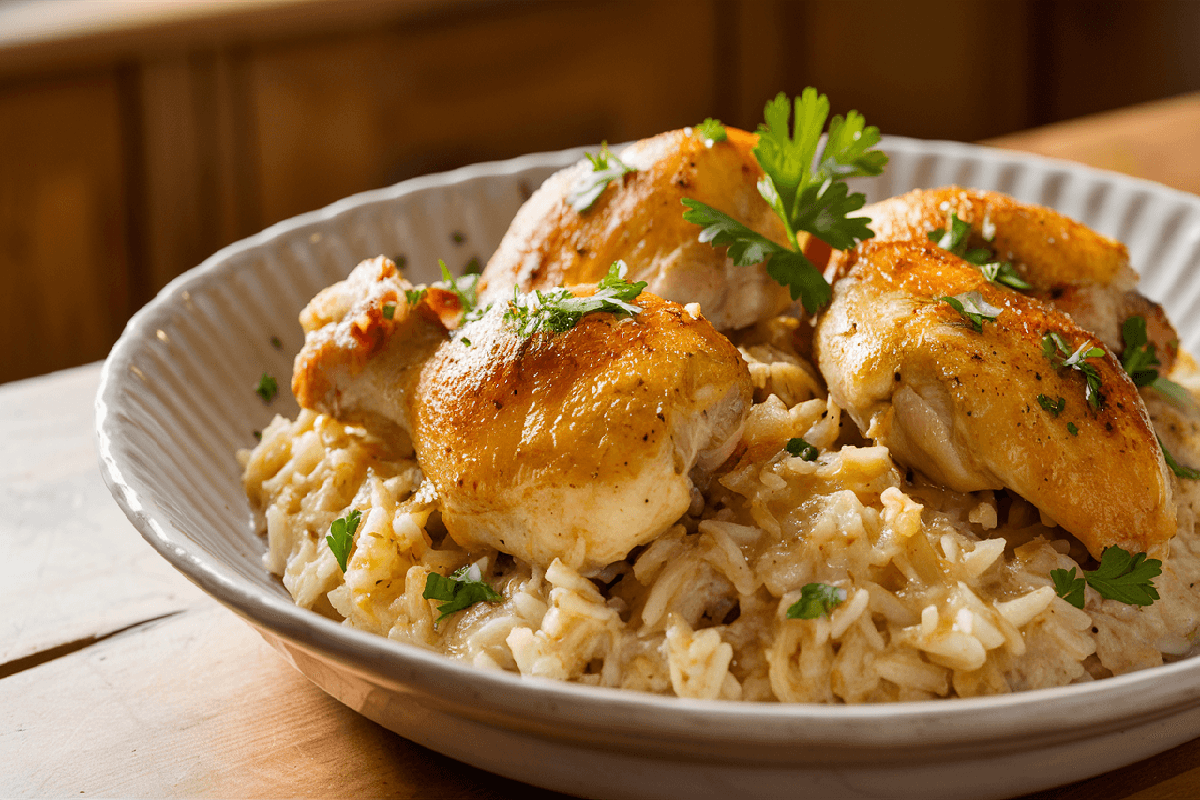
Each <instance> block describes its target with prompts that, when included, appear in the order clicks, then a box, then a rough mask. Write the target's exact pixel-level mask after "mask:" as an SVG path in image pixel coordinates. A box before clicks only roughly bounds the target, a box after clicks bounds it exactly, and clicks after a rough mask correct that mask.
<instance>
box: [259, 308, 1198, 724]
mask: <svg viewBox="0 0 1200 800" xmlns="http://www.w3.org/2000/svg"><path fill="white" fill-rule="evenodd" d="M788 334H789V323H787V322H784V321H774V322H772V323H770V324H768V325H764V326H761V328H760V331H759V332H758V334H757V335H756V336H754V337H751V338H749V339H747V341H745V342H743V343H742V352H743V355H744V356H745V357H746V359H747V361H748V362H749V364H750V373H751V377H752V380H753V382H754V386H755V401H756V402H755V405H754V406H753V408H752V411H751V414H750V417H749V420H748V421H747V424H746V428H745V433H744V437H743V445H744V447H743V448H742V452H741V455H740V458H739V459H738V460H737V461H736V464H735V465H734V466H733V467H732V468H729V469H727V470H726V471H724V472H723V473H721V474H719V475H718V476H716V477H714V478H712V479H710V480H709V481H708V483H707V485H701V486H700V487H699V488H698V489H697V490H695V491H694V492H693V498H692V504H691V507H690V508H689V510H688V512H687V514H686V515H685V516H684V517H683V518H682V519H680V520H679V521H678V523H677V524H676V525H674V526H673V527H672V528H671V529H670V530H668V531H667V532H666V533H664V534H663V535H662V536H660V537H659V538H658V539H657V540H655V541H654V542H652V543H651V544H649V545H647V546H645V547H642V548H638V549H636V550H634V552H632V553H630V554H629V556H628V557H627V558H626V559H625V560H623V561H619V562H616V563H613V564H610V565H608V566H607V567H605V568H604V569H603V570H601V571H600V572H599V573H597V574H594V575H581V574H579V573H578V572H576V571H574V570H572V569H570V568H568V567H566V566H564V565H563V564H562V563H561V562H559V561H555V562H554V563H552V564H550V565H549V566H547V567H545V568H542V567H539V566H536V565H531V564H526V563H522V562H520V561H517V560H516V559H514V558H513V557H511V556H509V555H506V554H504V553H500V552H498V551H495V550H480V551H471V552H468V551H465V550H463V549H461V548H460V547H458V546H457V545H456V544H455V542H454V541H453V540H452V539H451V538H450V537H449V536H447V535H446V534H445V530H444V528H443V527H442V526H441V524H440V520H439V516H438V510H437V502H436V497H433V496H432V494H431V492H429V490H428V489H422V476H421V470H420V467H419V466H418V464H417V462H416V460H415V458H414V456H413V450H412V447H411V445H410V444H409V443H408V442H407V441H395V439H394V438H392V439H389V440H385V439H383V438H380V437H379V436H376V435H374V434H373V433H372V432H371V431H369V430H365V429H363V428H361V427H356V426H353V425H346V424H343V423H341V422H339V421H337V420H335V419H333V418H331V417H328V416H324V415H321V414H317V413H315V412H313V411H307V410H305V411H302V412H301V413H300V415H299V417H298V418H297V419H296V420H295V421H289V420H286V419H283V418H281V417H277V418H276V419H275V420H274V421H273V422H272V423H271V425H270V426H269V427H268V428H267V429H266V430H265V431H263V436H262V442H261V443H260V444H259V445H258V447H256V448H255V449H254V450H253V451H252V452H243V453H242V454H240V455H241V458H242V460H243V464H244V467H245V485H246V491H247V493H248V495H249V498H250V500H251V505H252V506H253V508H254V509H255V511H256V512H257V513H258V516H259V522H260V524H261V527H263V528H265V531H266V535H267V543H268V549H267V553H266V555H265V556H264V563H265V564H266V566H267V568H268V569H269V570H271V572H273V573H275V574H277V575H279V576H281V578H282V580H283V584H284V586H285V587H287V589H288V591H289V592H290V593H291V595H292V597H293V598H294V599H295V601H296V603H297V604H298V605H300V606H302V607H305V608H310V609H313V610H315V611H317V612H319V613H321V614H324V615H326V616H328V617H331V618H333V619H337V620H344V621H345V624H348V625H352V626H354V627H356V628H361V629H363V630H367V631H373V632H375V633H378V634H380V635H384V636H388V637H389V638H391V639H395V640H397V641H401V642H405V643H408V644H410V645H415V646H418V647H423V648H427V649H429V650H434V651H437V652H440V653H444V654H446V655H449V656H451V657H453V658H458V659H461V660H463V661H466V662H468V663H470V664H472V665H474V666H476V667H480V668H486V669H503V670H510V671H517V672H520V673H521V674H522V675H537V676H542V677H549V678H556V679H559V680H568V681H578V682H580V683H587V684H593V685H601V686H615V687H623V688H627V689H636V690H641V691H647V692H657V693H667V694H675V695H678V696H681V697H699V698H722V699H730V700H779V701H784V702H852V703H861V702H881V701H892V700H919V699H927V698H934V697H951V696H959V697H968V696H974V695H984V694H996V693H1001V692H1009V691H1018V690H1024V689H1033V688H1039V687H1047V686H1058V685H1063V684H1068V683H1073V682H1078V681H1088V680H1093V679H1096V678H1102V677H1107V676H1110V675H1116V674H1121V673H1124V672H1129V671H1131V670H1137V669H1144V668H1146V667H1151V666H1155V665H1158V664H1161V663H1163V659H1164V658H1168V659H1171V658H1178V657H1180V656H1183V655H1186V654H1188V653H1189V652H1190V651H1191V649H1192V644H1193V641H1194V639H1195V636H1196V630H1197V625H1198V622H1200V593H1197V592H1195V591H1193V590H1192V587H1193V586H1194V584H1195V582H1196V581H1197V580H1200V539H1198V537H1197V531H1196V516H1197V509H1200V482H1197V481H1186V480H1185V481H1181V480H1176V479H1174V478H1172V480H1174V481H1175V486H1174V490H1175V497H1176V500H1177V502H1178V506H1179V509H1178V519H1179V530H1178V535H1177V536H1176V537H1175V538H1174V539H1173V540H1172V542H1171V551H1170V558H1169V560H1168V561H1167V562H1166V564H1165V565H1164V569H1163V574H1162V575H1161V576H1160V577H1158V578H1156V579H1155V586H1156V587H1157V589H1158V591H1159V593H1160V595H1161V599H1160V600H1158V601H1157V602H1155V603H1154V604H1153V605H1151V606H1148V607H1145V608H1136V607H1133V606H1129V605H1125V604H1123V603H1120V602H1117V601H1114V600H1105V599H1102V598H1101V597H1100V595H1099V594H1098V593H1097V592H1096V591H1095V590H1094V589H1092V588H1090V587H1089V588H1087V590H1086V595H1087V600H1086V607H1085V608H1084V609H1083V610H1079V609H1076V608H1074V607H1073V606H1071V605H1070V604H1068V603H1067V602H1066V601H1065V600H1062V599H1060V598H1059V597H1057V596H1056V594H1055V591H1054V588H1053V582H1052V581H1051V579H1050V571H1051V570H1053V569H1068V570H1069V569H1071V568H1072V567H1081V566H1086V565H1088V564H1089V563H1090V562H1089V561H1088V556H1087V553H1086V551H1085V550H1084V549H1083V547H1082V545H1080V544H1079V543H1078V542H1077V541H1075V540H1074V539H1073V538H1071V537H1070V536H1069V535H1068V534H1066V533H1065V532H1064V531H1062V530H1061V529H1057V528H1054V527H1048V524H1049V525H1052V524H1053V523H1051V522H1050V521H1049V520H1046V519H1043V518H1042V515H1040V514H1039V513H1038V511H1037V510H1036V509H1035V508H1033V507H1032V506H1031V505H1029V504H1028V503H1026V502H1025V501H1023V500H1022V499H1020V498H1018V497H1016V496H1015V495H1011V494H1008V493H1004V492H996V493H994V492H976V493H971V494H963V493H958V492H952V491H948V490H945V489H942V488H939V487H936V486H933V485H931V484H929V483H928V482H927V481H924V480H923V479H922V478H921V477H920V476H919V475H918V474H914V473H911V472H909V473H907V474H906V473H905V472H904V471H902V470H901V469H900V468H898V467H897V466H896V465H895V464H894V463H893V462H892V460H891V458H890V456H889V454H888V451H887V449H886V448H884V447H879V446H871V445H870V444H869V443H868V442H865V441H863V440H862V439H861V437H860V435H859V434H858V431H857V429H856V428H855V426H854V423H853V422H852V421H851V420H849V419H848V418H847V417H845V416H844V415H843V414H842V412H841V410H840V409H839V408H838V407H837V405H836V404H835V403H834V402H833V401H832V400H831V399H830V398H829V397H828V396H827V395H826V394H825V393H824V390H823V388H822V387H823V384H822V381H821V380H820V377H819V375H818V373H817V371H816V369H814V367H813V365H812V364H811V363H809V362H808V361H807V360H806V359H804V358H803V357H802V356H800V355H799V354H798V353H797V352H796V351H795V349H794V348H793V347H791V345H790V340H791V339H790V336H789V335H788ZM1181 361H1182V362H1184V363H1182V364H1181V366H1180V367H1179V368H1177V370H1176V372H1175V374H1174V375H1173V376H1172V377H1174V378H1175V379H1176V380H1177V381H1180V382H1182V383H1185V384H1188V385H1189V388H1192V389H1193V390H1196V389H1200V377H1197V376H1198V375H1200V373H1198V372H1197V370H1196V369H1195V365H1194V363H1193V362H1191V360H1190V359H1187V358H1184V359H1182V360H1181ZM1144 397H1145V399H1146V403H1147V406H1148V408H1149V410H1150V412H1151V415H1152V417H1153V419H1154V421H1155V424H1156V426H1157V427H1158V430H1159V433H1160V435H1161V437H1162V439H1163V441H1164V443H1165V444H1166V446H1167V448H1168V449H1169V450H1170V451H1171V452H1172V453H1173V454H1174V455H1175V456H1176V458H1177V460H1179V461H1180V462H1181V463H1185V464H1200V415H1198V413H1197V412H1196V410H1195V408H1192V409H1187V410H1181V409H1179V408H1177V407H1175V406H1172V405H1171V404H1169V403H1168V402H1165V401H1164V400H1163V399H1162V398H1161V397H1160V396H1158V395H1156V394H1155V393H1154V392H1153V391H1146V392H1145V393H1144ZM797 436H799V437H803V438H804V439H805V440H807V441H808V442H809V443H811V444H813V445H815V446H816V447H818V448H819V449H820V451H821V455H820V457H819V458H818V459H817V460H816V461H813V462H806V461H803V460H801V459H800V458H794V457H791V456H790V455H789V454H788V453H787V452H786V451H784V450H783V444H784V443H785V442H786V441H787V440H788V439H790V438H792V437H797ZM1095 488H1096V491H1098V492H1103V491H1104V487H1103V486H1097V487H1095ZM351 509H359V510H360V511H361V512H362V523H361V525H360V527H359V531H358V534H357V537H356V541H355V546H354V549H353V552H352V554H351V556H350V558H349V563H348V568H347V570H346V573H345V575H344V576H343V574H342V571H341V569H340V568H339V566H338V564H337V561H336V560H335V558H334V555H333V553H332V551H330V549H329V547H328V546H327V545H326V544H325V534H326V533H327V532H328V531H329V528H330V524H331V523H332V522H333V521H334V520H335V519H337V518H339V517H343V516H345V515H346V514H347V513H348V512H349V511H350V510H351ZM467 564H478V565H479V567H480V569H481V570H482V573H483V575H484V577H485V580H487V581H488V583H489V584H490V585H492V586H493V588H495V589H496V590H497V591H499V592H501V593H502V594H503V596H504V600H503V602H497V603H486V602H481V603H477V604H475V605H474V606H472V607H470V608H468V609H467V610H465V611H462V612H459V613H456V614H454V615H452V616H450V617H448V618H447V619H446V620H444V621H442V622H441V623H440V624H439V623H437V622H436V620H437V617H438V610H437V606H438V603H437V602H436V601H431V600H425V599H423V597H422V594H423V592H424V588H425V581H426V578H427V576H428V575H429V574H430V572H439V573H441V574H443V575H447V574H449V573H450V572H452V571H453V570H455V569H458V568H459V567H462V566H464V565H467ZM811 582H821V583H825V584H830V585H832V586H836V587H838V588H840V589H842V590H844V591H845V600H844V602H842V603H841V604H840V605H839V606H837V608H836V609H834V611H833V612H832V613H831V614H830V615H829V616H827V617H821V618H818V619H814V620H800V619H787V618H786V616H785V614H786V611H787V609H788V607H789V606H791V605H792V604H793V603H794V602H795V601H796V600H797V599H799V597H800V591H801V588H802V587H803V586H804V585H805V584H808V583H811Z"/></svg>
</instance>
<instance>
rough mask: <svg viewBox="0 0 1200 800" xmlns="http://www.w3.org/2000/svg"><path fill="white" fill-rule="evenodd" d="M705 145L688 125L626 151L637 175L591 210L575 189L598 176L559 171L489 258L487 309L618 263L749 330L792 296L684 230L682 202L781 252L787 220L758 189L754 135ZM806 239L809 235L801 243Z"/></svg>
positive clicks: (731, 132)
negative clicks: (581, 205) (580, 205)
mask: <svg viewBox="0 0 1200 800" xmlns="http://www.w3.org/2000/svg"><path fill="white" fill-rule="evenodd" d="M726 131H727V134H728V138H727V139H726V140H725V141H723V142H714V143H712V144H711V146H707V145H706V144H705V142H704V140H703V139H702V138H701V136H700V135H699V134H697V133H695V132H692V131H691V130H690V129H684V130H678V131H670V132H667V133H663V134H660V135H658V136H655V137H653V138H650V139H644V140H642V141H640V142H637V143H635V144H633V145H631V146H630V147H628V148H626V149H625V150H624V151H623V152H621V153H620V155H619V157H620V160H621V161H622V163H624V164H625V165H627V166H629V167H633V168H634V169H636V171H635V172H629V173H627V174H625V175H624V176H623V177H620V178H617V179H615V180H613V181H612V183H611V184H610V185H609V186H608V187H606V188H605V189H604V191H603V192H602V193H601V194H600V196H599V198H598V199H597V200H596V201H595V204H594V205H592V206H591V207H590V208H588V209H586V210H585V211H582V212H580V211H576V210H575V209H574V208H573V207H572V205H571V196H572V192H573V191H574V190H575V189H576V188H577V187H578V186H579V185H580V183H581V182H584V183H586V182H587V181H588V180H589V179H590V176H591V175H592V174H593V170H592V165H591V163H590V162H588V161H586V160H585V161H581V162H579V163H578V164H576V165H575V166H573V167H569V168H567V169H565V170H562V171H561V172H558V173H556V174H554V175H552V176H551V177H550V178H549V179H548V180H547V181H546V182H545V183H543V184H542V186H541V188H539V189H538V190H537V191H536V192H534V194H533V196H532V197H531V198H530V199H529V201H528V202H526V203H525V205H523V206H522V207H521V210H520V211H518V212H517V215H516V217H515V218H514V219H513V221H512V225H510V226H509V229H508V232H507V233H506V234H505V235H504V239H503V240H502V241H501V242H500V246H499V248H498V249H497V250H496V252H495V254H494V255H493V256H492V258H491V260H489V261H488V264H487V268H486V269H485V270H484V272H483V279H482V281H481V284H480V285H481V296H482V297H483V298H484V300H486V301H491V300H506V299H508V298H509V297H511V296H512V292H513V287H514V286H516V287H518V288H520V289H521V291H525V292H528V291H532V290H533V289H543V290H544V289H550V288H553V287H556V286H570V285H573V284H586V283H595V282H596V281H598V280H599V279H600V278H602V277H603V276H604V274H605V272H606V271H607V270H608V267H609V265H610V264H611V263H612V262H613V261H614V260H616V259H622V260H624V261H625V262H626V263H627V264H628V265H629V273H628V278H629V280H631V281H639V280H643V281H647V282H648V284H649V285H648V289H649V291H651V292H653V293H654V294H657V295H659V296H660V297H663V298H666V299H668V300H674V301H676V302H680V303H689V302H696V303H699V304H700V306H701V308H702V309H703V311H704V315H705V317H706V318H707V319H708V320H709V321H711V322H712V324H713V325H714V326H716V327H717V328H718V329H719V330H732V329H736V328H744V327H746V326H748V325H752V324H754V323H755V322H758V321H760V320H763V319H767V318H769V317H772V316H774V315H775V314H777V313H779V312H780V311H782V310H783V309H785V308H787V306H788V305H789V302H790V299H789V297H788V291H787V289H785V288H784V287H782V286H780V285H779V284H778V283H776V282H775V280H774V279H772V278H771V277H770V276H769V275H767V273H766V270H765V269H764V268H763V267H762V266H761V265H757V266H754V267H736V266H734V264H733V262H732V261H731V260H730V259H728V258H726V256H725V249H724V248H720V249H714V248H713V247H711V246H710V245H708V244H706V243H704V242H701V241H699V233H700V228H699V227H698V226H697V225H694V224H692V223H690V222H685V221H684V219H683V212H684V211H685V210H686V208H685V207H684V206H683V204H682V203H681V200H682V199H683V198H685V197H688V198H693V199H696V200H700V201H701V202H704V203H707V204H708V205H710V206H712V207H713V208H716V209H717V210H719V211H723V212H724V213H726V214H728V215H730V216H731V217H733V218H734V219H736V220H738V221H739V222H742V223H743V224H745V225H748V226H749V227H750V228H753V229H754V230H756V231H758V232H760V233H762V234H763V235H764V236H766V237H767V238H769V239H772V240H773V241H776V242H778V243H780V244H786V243H787V234H786V232H785V230H784V228H783V223H782V222H781V221H780V220H779V218H778V217H777V216H776V215H775V213H774V212H773V211H772V210H771V207H770V206H769V205H768V204H767V202H766V201H765V200H763V198H762V196H761V195H760V194H759V193H758V189H757V183H758V180H759V179H760V178H761V177H762V176H763V172H762V169H761V168H760V167H759V166H758V161H757V160H755V158H754V153H753V152H752V150H753V149H754V146H755V144H756V142H757V141H758V137H757V136H756V135H754V134H751V133H747V132H745V131H740V130H736V129H734V128H726ZM802 238H803V237H802Z"/></svg>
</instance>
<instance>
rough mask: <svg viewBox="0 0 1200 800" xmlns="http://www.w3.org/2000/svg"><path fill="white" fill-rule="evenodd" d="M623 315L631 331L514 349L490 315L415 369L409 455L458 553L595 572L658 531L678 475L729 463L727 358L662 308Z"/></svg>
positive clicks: (743, 386) (735, 381)
mask: <svg viewBox="0 0 1200 800" xmlns="http://www.w3.org/2000/svg"><path fill="white" fill-rule="evenodd" d="M587 292H588V290H582V291H578V290H577V294H583V293H587ZM634 302H635V303H636V304H637V305H638V306H640V307H641V308H642V311H641V313H639V314H638V315H637V316H636V317H635V318H630V317H624V318H618V317H616V316H614V315H612V314H609V313H593V314H588V315H586V316H584V317H583V319H582V320H581V321H580V322H579V324H578V325H576V326H575V327H574V328H571V329H570V330H568V331H566V332H563V333H558V334H547V333H538V334H534V335H533V336H532V337H530V338H527V339H522V338H520V337H519V336H518V335H517V334H516V333H515V332H514V330H513V328H512V325H511V324H510V323H508V322H506V321H505V320H504V319H503V309H502V308H501V307H500V306H499V305H498V306H497V307H494V308H493V309H492V310H491V311H490V312H489V313H488V314H486V315H485V316H484V317H483V318H482V319H480V320H478V321H476V322H473V323H470V324H468V325H466V326H465V327H464V328H463V332H462V336H461V337H459V338H457V339H455V340H453V341H452V342H450V343H448V344H446V345H444V346H443V347H441V348H440V349H439V350H438V351H437V353H436V354H435V355H434V356H433V358H432V359H430V361H429V362H428V363H427V364H426V366H425V368H424V370H423V372H422V374H421V381H420V391H419V392H417V393H416V394H415V395H414V398H413V401H412V414H413V423H414V425H413V427H414V443H415V444H416V449H417V457H418V459H419V460H420V462H421V467H422V469H423V470H425V474H426V476H427V477H428V478H429V480H431V481H432V482H433V483H434V485H435V486H436V487H437V490H438V494H439V497H440V498H441V508H442V519H443V521H444V522H445V524H446V529H447V530H448V531H449V533H450V535H451V536H453V537H454V538H455V540H456V541H458V542H459V543H460V544H462V545H463V546H465V547H468V548H470V547H480V546H483V547H494V548H496V549H498V550H502V551H504V552H506V553H511V554H513V555H515V556H517V557H518V558H521V559H524V560H526V561H530V562H532V563H535V564H541V565H546V564H548V563H550V562H551V561H552V560H553V559H555V558H559V559H561V560H562V561H563V562H564V563H567V564H569V565H571V566H573V567H575V568H582V569H588V568H596V567H600V566H603V565H604V564H607V563H609V562H611V561H615V560H617V559H620V558H622V557H624V556H625V555H626V554H627V553H628V552H629V551H630V550H631V549H632V548H634V547H636V546H637V545H640V544H645V543H646V542H648V541H650V540H651V539H654V538H655V537H657V536H658V535H659V534H661V533H662V532H663V531H665V530H666V529H667V528H669V527H670V526H671V525H673V524H674V523H675V521H676V520H678V519H679V517H680V516H681V515H682V514H683V512H684V511H685V510H686V509H687V507H688V503H689V500H690V494H691V489H692V481H691V478H690V476H689V472H690V471H691V470H692V468H693V467H694V466H697V465H699V466H700V467H701V468H702V469H712V468H714V467H716V466H717V465H719V464H720V463H721V462H722V461H723V460H724V459H725V457H726V456H727V455H728V454H729V452H730V451H731V450H732V448H733V446H734V444H735V443H736V441H737V439H738V437H739V435H740V432H741V427H742V423H743V422H744V419H745V416H746V414H747V413H748V411H749V407H750V397H751V383H750V374H749V369H748V368H747V366H746V364H745V362H744V361H743V360H742V357H741V355H740V354H739V353H738V351H737V349H736V348H735V347H734V346H733V345H732V344H730V342H729V340H727V339H726V338H725V337H723V336H721V335H720V334H719V333H717V332H716V330H714V329H713V327H712V326H711V325H710V324H709V323H708V322H707V321H706V320H704V319H703V318H697V317H693V316H691V315H690V314H689V313H688V312H687V311H686V310H685V309H683V308H681V307H680V306H679V305H677V304H675V303H671V302H667V301H665V300H662V299H660V298H658V297H655V296H653V295H651V294H649V293H648V292H643V293H642V294H641V295H640V296H639V297H638V298H637V299H636V300H635V301H634ZM464 338H468V339H469V341H470V342H471V344H470V346H469V347H468V346H467V345H465V344H464V343H463V342H464Z"/></svg>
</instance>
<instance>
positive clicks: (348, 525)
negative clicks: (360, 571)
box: [325, 509, 362, 572]
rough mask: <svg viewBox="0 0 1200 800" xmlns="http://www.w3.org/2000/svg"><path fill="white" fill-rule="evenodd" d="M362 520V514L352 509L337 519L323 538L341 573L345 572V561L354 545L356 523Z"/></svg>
mask: <svg viewBox="0 0 1200 800" xmlns="http://www.w3.org/2000/svg"><path fill="white" fill-rule="evenodd" d="M361 519H362V512H361V511H359V510H358V509H354V510H353V511H351V512H350V513H349V514H347V515H346V516H344V517H338V518H337V519H335V520H334V521H333V524H332V525H330V526H329V535H328V536H326V537H325V542H326V544H328V545H329V549H330V550H332V551H333V557H334V558H336V559H337V562H338V566H339V567H341V568H342V572H345V571H346V560H347V559H348V558H349V557H350V546H351V545H352V544H354V533H355V531H357V530H358V523H359V521H360V520H361Z"/></svg>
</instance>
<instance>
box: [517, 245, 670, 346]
mask: <svg viewBox="0 0 1200 800" xmlns="http://www.w3.org/2000/svg"><path fill="white" fill-rule="evenodd" d="M626 269H627V268H626V266H625V262H624V261H614V262H613V263H612V265H610V266H609V268H608V274H607V275H605V276H604V277H603V278H601V279H600V282H599V283H597V284H596V291H595V292H594V293H593V294H592V296H591V297H576V296H575V295H573V294H571V292H570V290H568V289H562V288H559V289H551V290H550V291H548V292H540V291H535V292H530V293H529V294H526V295H522V294H521V292H520V291H519V290H517V289H514V290H513V299H512V302H510V303H509V306H508V309H507V310H506V311H505V312H504V320H505V322H509V323H511V324H512V325H513V326H514V327H515V328H516V333H517V335H518V336H520V337H522V338H528V337H530V336H532V335H533V334H535V333H537V332H538V331H543V330H544V331H550V332H551V333H562V332H564V331H569V330H570V329H571V328H574V327H575V326H576V325H578V324H579V320H580V319H582V318H583V316H584V315H585V314H591V313H592V312H595V311H607V312H610V313H612V314H616V315H618V316H622V315H633V314H637V313H638V312H639V311H641V310H642V308H641V306H635V305H633V304H632V303H631V302H630V301H632V300H634V299H635V298H636V297H637V296H638V295H639V294H641V293H642V290H643V289H645V288H646V282H645V281H638V282H637V283H630V282H629V281H627V280H625V272H626Z"/></svg>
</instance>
